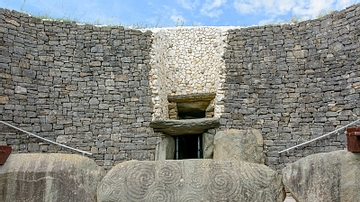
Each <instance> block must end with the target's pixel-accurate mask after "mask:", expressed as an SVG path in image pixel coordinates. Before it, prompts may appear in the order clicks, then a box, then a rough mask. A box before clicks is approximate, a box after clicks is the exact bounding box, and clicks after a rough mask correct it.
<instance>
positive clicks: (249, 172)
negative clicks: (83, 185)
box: [97, 159, 284, 202]
mask: <svg viewBox="0 0 360 202" xmlns="http://www.w3.org/2000/svg"><path fill="white" fill-rule="evenodd" d="M283 190H284V189H283V185H282V182H281V177H280V175H278V173H277V172H275V171H273V170H271V169H270V168H268V167H266V166H265V165H262V164H252V163H247V162H243V161H242V162H241V161H236V162H230V161H213V160H200V159H193V160H178V161H175V160H167V161H128V162H124V163H121V164H118V165H116V166H115V167H113V168H112V169H111V170H110V171H109V172H108V173H107V175H106V176H105V177H104V178H103V180H102V181H101V182H100V184H99V186H98V194H97V195H98V201H99V202H102V201H156V202H158V201H246V202H247V201H267V202H271V201H283V200H284V191H283Z"/></svg>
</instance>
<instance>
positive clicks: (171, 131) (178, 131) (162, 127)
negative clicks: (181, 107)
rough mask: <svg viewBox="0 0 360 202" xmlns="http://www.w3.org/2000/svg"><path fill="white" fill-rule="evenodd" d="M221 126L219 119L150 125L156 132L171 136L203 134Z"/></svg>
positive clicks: (177, 121) (164, 121) (154, 122)
mask: <svg viewBox="0 0 360 202" xmlns="http://www.w3.org/2000/svg"><path fill="white" fill-rule="evenodd" d="M219 125H220V120H219V119H218V118H200V119H183V120H154V121H152V122H151V123H150V127H152V128H153V129H154V131H155V132H162V133H164V134H167V135H171V136H178V135H195V134H202V133H204V132H205V131H207V130H208V129H211V128H216V127H218V126H219Z"/></svg>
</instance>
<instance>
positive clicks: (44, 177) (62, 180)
mask: <svg viewBox="0 0 360 202" xmlns="http://www.w3.org/2000/svg"><path fill="white" fill-rule="evenodd" d="M104 174H105V173H104V171H103V169H102V168H101V167H99V166H97V165H96V164H95V162H94V161H93V160H91V159H89V158H87V157H83V156H80V155H75V154H11V155H10V156H9V158H8V159H7V161H6V163H5V164H4V165H2V166H0V187H1V189H0V201H6V202H7V201H9V202H10V201H89V202H90V201H96V188H97V184H98V182H99V181H100V180H101V179H102V177H103V176H104Z"/></svg>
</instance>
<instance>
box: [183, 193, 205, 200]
mask: <svg viewBox="0 0 360 202" xmlns="http://www.w3.org/2000/svg"><path fill="white" fill-rule="evenodd" d="M201 196H202V195H201V194H199V193H198V194H196V193H192V192H188V193H186V194H185V195H183V196H182V197H180V199H179V202H201V201H205V200H204V199H201Z"/></svg>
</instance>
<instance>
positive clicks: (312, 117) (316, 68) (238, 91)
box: [221, 5, 360, 169]
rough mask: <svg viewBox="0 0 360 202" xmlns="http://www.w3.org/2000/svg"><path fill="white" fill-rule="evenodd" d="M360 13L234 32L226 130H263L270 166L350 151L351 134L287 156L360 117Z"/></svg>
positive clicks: (352, 10)
mask: <svg viewBox="0 0 360 202" xmlns="http://www.w3.org/2000/svg"><path fill="white" fill-rule="evenodd" d="M359 30H360V5H356V6H352V7H349V8H347V9H346V10H343V11H340V12H335V13H333V14H332V15H328V16H326V17H324V18H321V19H317V20H311V21H305V22H301V23H298V24H293V25H289V24H286V25H274V26H272V25H268V26H263V27H250V28H245V29H234V30H229V38H228V41H229V45H228V47H227V51H226V53H225V63H226V68H227V72H226V75H227V77H226V82H225V86H226V89H227V90H226V93H225V111H224V114H223V115H222V117H221V128H223V129H226V128H234V129H247V128H257V129H259V130H261V133H262V134H263V138H264V147H265V148H264V149H265V153H266V160H265V164H267V165H272V166H273V167H274V168H277V169H278V168H280V167H282V166H284V164H286V163H289V162H293V161H295V160H296V159H299V158H301V157H304V156H307V155H309V154H314V153H318V152H327V151H332V150H339V149H343V148H345V147H346V145H345V144H346V137H345V130H342V131H341V132H340V133H338V134H333V135H331V136H330V137H328V138H324V139H322V140H318V141H316V142H314V143H312V144H310V145H307V146H304V147H299V148H297V149H294V150H291V151H289V152H288V153H283V154H281V155H279V154H278V152H279V151H281V150H283V149H286V148H289V147H291V146H294V145H296V144H298V143H302V142H305V141H307V140H310V139H312V138H315V137H318V136H320V135H322V134H325V133H328V132H331V131H333V130H334V129H335V128H337V127H340V126H344V125H346V124H348V123H350V122H351V121H354V120H357V119H358V118H359V117H360V101H359V99H360V60H359V58H360V45H359V43H360V38H359V36H360V35H359Z"/></svg>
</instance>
